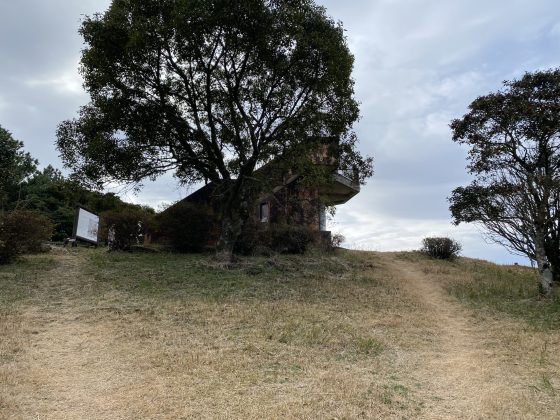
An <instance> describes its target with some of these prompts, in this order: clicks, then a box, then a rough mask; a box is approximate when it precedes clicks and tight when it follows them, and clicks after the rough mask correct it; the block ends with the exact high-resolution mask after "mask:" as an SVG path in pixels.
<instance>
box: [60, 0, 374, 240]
mask: <svg viewBox="0 0 560 420" xmlns="http://www.w3.org/2000/svg"><path fill="white" fill-rule="evenodd" d="M80 33H81V35H82V36H83V38H84V41H85V48H84V49H83V54H82V59H81V72H82V75H83V76H84V80H85V87H86V89H87V91H88V93H89V94H90V96H91V103H90V104H88V105H86V106H84V107H82V108H81V110H80V112H79V116H78V118H77V119H75V120H73V121H65V122H63V123H61V124H60V126H59V129H58V133H57V137H58V148H59V150H60V151H61V154H62V158H63V160H64V162H65V164H66V165H67V166H68V167H70V168H71V169H73V170H74V171H75V175H76V176H77V177H79V178H80V179H81V180H82V181H84V182H90V183H93V184H95V185H100V184H103V183H104V182H110V181H115V180H116V181H118V182H130V183H139V182H141V181H142V180H144V179H146V178H155V177H157V176H159V175H161V174H163V173H166V172H168V171H174V172H175V174H176V175H177V177H178V178H179V179H180V180H181V181H185V182H195V181H202V180H210V181H212V182H215V183H225V184H227V185H228V188H227V189H226V191H225V193H224V199H223V200H221V201H220V217H221V219H222V223H223V226H224V229H222V231H221V232H222V237H223V238H222V239H223V241H221V243H222V244H223V245H224V247H225V248H228V250H229V249H231V246H232V244H233V243H234V242H235V239H236V238H237V235H238V234H239V233H240V229H238V226H242V225H243V223H244V222H245V221H246V220H247V218H248V215H247V212H246V210H245V209H244V208H243V206H244V203H245V202H246V201H247V199H248V193H247V189H248V188H250V187H249V186H248V185H247V184H250V183H251V182H252V181H254V179H255V178H256V177H258V176H259V175H258V173H255V168H258V167H259V166H262V164H264V163H267V162H269V161H270V160H271V159H273V158H274V157H276V156H279V155H283V154H284V153H285V152H286V151H290V150H298V153H299V152H301V153H299V156H304V157H307V156H309V155H310V152H311V150H313V147H314V146H315V145H316V144H315V142H314V141H311V140H310V139H313V138H314V139H317V138H323V137H329V138H336V139H337V141H338V143H339V147H338V156H337V157H338V162H339V165H340V166H341V168H340V169H341V170H343V171H346V172H348V171H352V168H357V175H358V178H359V180H360V181H362V182H363V181H364V180H365V178H367V177H368V176H370V175H371V174H372V161H371V159H369V158H363V157H362V156H361V155H360V154H359V152H358V151H357V148H356V136H355V134H354V133H353V131H352V125H353V123H354V122H356V121H357V119H358V117H359V108H358V104H357V102H356V101H355V99H354V97H353V96H354V81H353V80H352V77H351V73H352V67H353V61H354V59H353V57H352V54H351V53H350V51H349V48H348V45H347V41H346V38H345V35H344V30H343V28H342V26H341V24H340V23H337V22H335V21H334V20H333V19H331V18H329V17H328V16H327V14H326V12H325V10H324V9H323V8H321V7H319V6H317V5H316V4H315V3H314V2H313V1H311V0H295V1H294V0H279V1H274V2H269V1H266V2H265V1H262V0H234V1H232V0H180V1H177V0H113V1H112V2H111V6H110V8H109V9H108V10H107V11H106V12H105V13H104V14H98V15H94V16H92V17H87V18H86V19H85V20H84V22H83V24H82V27H81V29H80ZM226 151H227V152H226ZM305 160H306V162H307V165H308V166H311V162H310V159H305ZM258 181H259V182H258V183H259V185H260V184H264V183H266V182H267V179H266V178H264V177H263V178H262V179H259V180H258Z"/></svg>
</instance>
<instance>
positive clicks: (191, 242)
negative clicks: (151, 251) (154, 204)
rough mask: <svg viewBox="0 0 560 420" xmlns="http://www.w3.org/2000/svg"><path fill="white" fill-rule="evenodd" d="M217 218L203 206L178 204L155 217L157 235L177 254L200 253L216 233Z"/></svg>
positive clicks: (209, 209)
mask: <svg viewBox="0 0 560 420" xmlns="http://www.w3.org/2000/svg"><path fill="white" fill-rule="evenodd" d="M216 223H217V218H216V215H215V214H214V212H213V210H212V209H211V208H210V207H208V206H204V205H200V204H193V203H188V202H179V203H177V204H175V205H173V206H171V207H169V208H168V209H166V210H165V211H164V212H162V213H160V214H159V215H158V216H157V228H156V230H157V231H158V232H157V235H158V236H160V238H159V239H160V242H164V243H167V244H168V245H169V246H170V247H171V248H172V249H173V250H174V251H177V252H201V251H203V250H204V249H206V247H207V245H208V242H209V241H210V239H211V238H212V236H213V235H215V233H216Z"/></svg>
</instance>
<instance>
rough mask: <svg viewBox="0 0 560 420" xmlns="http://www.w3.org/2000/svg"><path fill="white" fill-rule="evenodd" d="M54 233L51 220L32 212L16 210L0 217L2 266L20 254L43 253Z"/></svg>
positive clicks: (0, 257) (0, 256) (0, 260)
mask: <svg viewBox="0 0 560 420" xmlns="http://www.w3.org/2000/svg"><path fill="white" fill-rule="evenodd" d="M52 232H53V225H52V223H51V222H50V220H49V219H47V218H46V217H44V216H41V215H40V214H37V213H34V212H31V211H27V210H14V211H12V212H9V213H6V214H4V215H2V216H0V264H6V263H8V262H10V261H12V260H13V259H14V258H15V257H17V256H18V255H20V254H27V253H37V252H41V247H42V244H43V243H44V242H46V241H49V240H50V239H51V236H52Z"/></svg>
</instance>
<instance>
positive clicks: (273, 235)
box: [268, 225, 315, 254]
mask: <svg viewBox="0 0 560 420" xmlns="http://www.w3.org/2000/svg"><path fill="white" fill-rule="evenodd" d="M268 235H269V238H270V239H269V240H270V248H271V249H273V250H274V251H276V252H279V253H281V254H303V253H304V252H305V251H306V250H307V247H308V246H309V244H310V243H312V242H313V240H314V239H315V236H314V235H313V233H312V232H311V231H310V230H309V229H308V228H306V227H303V226H285V225H284V226H282V225H275V226H271V227H270V229H269V230H268Z"/></svg>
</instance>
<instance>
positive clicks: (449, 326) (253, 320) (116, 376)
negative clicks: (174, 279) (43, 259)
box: [0, 250, 560, 419]
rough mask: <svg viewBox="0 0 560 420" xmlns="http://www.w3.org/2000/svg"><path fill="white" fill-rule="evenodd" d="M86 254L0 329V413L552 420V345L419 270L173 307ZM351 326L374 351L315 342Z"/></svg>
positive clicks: (401, 267)
mask: <svg viewBox="0 0 560 420" xmlns="http://www.w3.org/2000/svg"><path fill="white" fill-rule="evenodd" d="M87 255H88V254H87V251H86V253H84V252H78V253H74V252H72V251H66V250H57V251H55V255H54V257H55V260H56V266H55V268H54V269H52V270H50V271H47V272H44V273H39V274H38V278H37V280H36V281H34V282H33V284H34V285H35V284H36V288H35V289H34V290H33V291H32V292H31V295H30V296H29V297H26V298H25V299H24V300H22V303H21V305H20V306H19V307H18V308H17V311H14V312H13V313H11V314H10V316H11V317H12V319H13V322H12V321H10V322H4V323H2V322H0V327H2V325H5V326H7V327H9V328H8V329H5V330H4V331H6V332H7V334H11V336H13V337H12V338H13V339H14V342H16V341H17V340H21V343H20V344H19V345H18V347H21V349H22V351H21V352H18V353H17V356H14V358H13V361H11V362H10V363H9V364H5V366H10V368H9V370H7V369H4V371H5V372H7V373H5V375H11V376H9V378H11V379H10V381H11V382H10V386H9V387H4V388H3V387H2V378H3V377H2V369H0V418H9V419H20V418H21V419H28V418H38V419H135V418H263V417H264V418H317V417H320V418H428V419H456V418H469V419H471V418H472V419H480V418H508V419H517V418H519V419H521V418H539V419H540V418H546V419H547V418H557V416H555V415H554V414H556V413H554V414H553V415H551V414H550V413H552V412H553V411H554V408H555V407H558V401H557V397H556V391H555V389H558V385H557V384H556V382H555V381H556V378H557V377H558V372H560V370H559V369H560V361H557V359H558V357H557V356H556V354H557V353H555V352H551V353H552V356H550V357H551V359H553V357H555V358H556V359H553V360H549V361H543V360H542V352H541V350H540V349H541V348H542V342H543V340H549V341H547V342H549V343H550V344H549V345H550V348H552V349H555V348H558V345H560V337H559V336H558V334H557V333H554V334H551V333H542V334H541V335H539V334H540V333H539V334H537V333H534V332H530V331H529V332H527V331H525V330H524V328H523V326H522V325H520V323H519V321H517V320H514V319H511V320H510V319H509V318H506V317H500V316H496V317H493V316H490V317H486V318H484V317H482V316H476V317H475V316H473V314H474V313H473V311H472V310H469V309H467V308H466V307H465V306H463V305H462V304H460V303H459V302H457V301H456V300H454V298H452V297H450V296H449V294H448V293H447V291H446V290H445V284H446V283H445V280H442V279H443V277H442V276H441V275H440V274H438V273H437V272H436V273H433V272H431V271H430V267H432V266H431V265H428V264H426V263H422V262H417V261H409V260H406V259H403V258H402V256H399V255H397V254H391V253H372V254H371V262H372V264H368V265H364V267H367V268H364V269H363V270H364V273H365V276H364V277H363V278H362V277H360V276H358V277H357V278H356V280H354V281H353V282H352V281H348V282H343V281H340V279H339V278H338V277H336V278H334V277H333V278H332V279H330V280H328V279H327V278H326V277H325V278H321V279H320V280H317V281H316V282H313V283H309V284H308V286H307V288H305V289H302V290H301V291H300V292H299V293H300V294H297V293H296V292H294V291H293V290H291V291H290V295H289V296H288V297H287V298H286V299H284V300H272V301H271V300H267V299H257V298H255V299H246V300H242V301H238V300H235V299H232V300H231V301H220V300H217V301H213V300H211V299H206V298H204V299H201V298H199V297H196V296H193V297H191V296H186V297H185V300H176V301H175V300H173V299H172V298H171V299H170V296H173V295H172V294H168V295H162V296H161V297H160V298H157V297H156V296H155V295H151V294H146V295H144V294H134V293H132V292H130V291H127V289H124V288H123V289H121V288H119V287H113V286H112V285H113V283H110V282H107V283H104V282H103V280H98V279H97V278H88V277H87V275H91V273H90V274H88V273H84V270H86V269H87V267H88V265H90V264H91V262H90V261H88V260H87V258H88V256H87ZM367 258H370V257H367ZM100 261H103V260H102V259H100ZM128 267H130V266H128ZM107 270H108V271H107V272H108V273H114V275H118V274H119V273H123V272H124V270H126V268H123V266H118V265H113V266H108V268H107ZM154 273H155V272H154V271H153V270H152V269H151V267H150V270H149V271H148V274H149V275H150V276H153V275H154ZM168 273H170V272H168ZM360 274H362V272H361V271H360ZM84 275H85V276H86V277H84ZM110 275H113V274H110ZM158 275H159V274H158ZM453 275H455V274H453ZM137 276H139V274H138V273H134V277H133V278H132V281H133V282H136V281H140V280H141V279H142V278H141V277H137ZM376 276H378V277H376ZM123 277H124V276H123ZM144 279H145V278H144ZM325 279H327V280H325ZM377 280H379V281H377ZM239 287H242V286H239ZM252 287H254V284H253V285H252ZM263 287H272V286H270V285H269V286H263ZM290 287H293V288H294V289H295V288H296V287H297V284H296V283H294V284H293V285H292V286H290ZM317 288H323V289H321V293H319V294H317V293H316V290H315V289H317ZM117 290H120V292H119V291H117ZM264 296H269V295H266V294H265V295H264ZM274 296H276V295H274ZM292 296H295V297H299V301H297V304H294V302H293V297H292ZM158 299H159V300H158ZM329 305H330V306H329ZM407 311H408V312H407ZM341 313H342V314H343V315H344V318H345V319H344V323H342V322H341V321H340V320H339V318H340V315H341ZM401 315H402V316H401ZM305 317H307V319H308V320H309V319H311V320H312V321H313V322H314V324H313V323H310V322H307V323H306V322H303V321H302V319H304V320H305V319H306V318H305ZM0 321H2V320H1V319H0ZM16 321H17V322H16ZM13 325H15V327H13V328H12V326H13ZM294 325H295V327H294ZM308 325H311V326H313V327H315V326H320V327H321V329H312V330H311V329H306V328H307V327H308ZM372 326H373V327H372ZM16 327H17V328H16ZM352 328H354V329H353V330H352ZM16 329H17V331H16ZM348 330H350V331H355V335H356V337H360V338H361V337H368V338H369V337H371V336H370V335H369V334H372V335H373V337H374V338H375V339H376V340H377V339H379V342H380V343H382V345H383V347H382V351H381V353H379V354H378V355H371V356H370V355H364V354H363V353H360V354H357V353H351V352H349V351H348V349H350V351H355V350H354V349H355V347H348V348H343V351H347V353H343V352H340V351H339V350H338V349H339V348H340V347H341V346H343V345H345V343H346V341H337V342H336V346H334V345H333V347H329V346H328V345H329V343H330V342H329V341H328V340H326V339H325V340H324V341H321V342H320V344H314V343H315V342H316V341H317V340H319V339H320V338H321V337H323V336H321V335H318V334H321V333H324V334H325V335H324V337H327V338H329V337H334V338H336V339H340V338H339V337H343V338H344V337H347V336H345V334H346V333H347V332H348ZM372 330H375V331H372ZM2 331H3V330H2V328H0V332H2ZM502 331H505V332H504V333H501V332H502ZM282 333H283V334H285V335H284V336H285V337H288V338H290V339H291V340H292V341H289V340H287V339H285V340H284V341H280V340H279V339H276V338H275V337H276V336H278V337H280V334H282ZM339 333H340V334H339ZM312 334H314V335H312ZM317 336H318V337H319V338H316V337H317ZM291 337H293V338H291ZM0 338H2V337H1V336H0ZM348 342H349V343H353V342H352V341H348ZM376 342H377V341H372V343H376ZM325 343H326V344H325ZM367 343H369V341H368V342H367ZM0 344H1V343H0ZM14 347H15V346H14ZM0 349H1V347H0ZM337 351H339V353H337ZM346 354H350V356H351V357H347V358H343V357H339V355H346ZM356 354H357V355H356ZM545 362H546V363H545ZM0 367H2V365H0ZM270 372H273V375H272V374H270ZM545 373H546V374H547V375H548V376H544V374H545ZM545 378H551V379H550V381H549V382H550V383H549V385H550V389H549V390H548V391H547V390H545V389H544V388H543V385H546V383H544V382H541V383H540V384H539V382H537V381H539V380H541V381H544V379H545ZM3 393H4V394H5V397H4V401H6V402H7V403H6V404H4V405H3V395H2V394H3ZM535 396H537V398H535Z"/></svg>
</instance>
